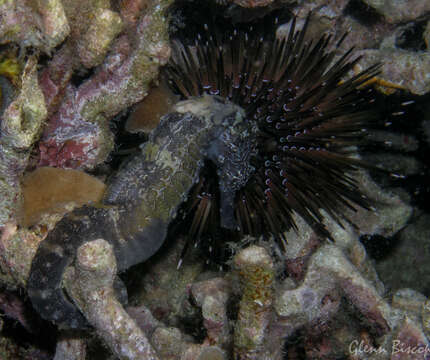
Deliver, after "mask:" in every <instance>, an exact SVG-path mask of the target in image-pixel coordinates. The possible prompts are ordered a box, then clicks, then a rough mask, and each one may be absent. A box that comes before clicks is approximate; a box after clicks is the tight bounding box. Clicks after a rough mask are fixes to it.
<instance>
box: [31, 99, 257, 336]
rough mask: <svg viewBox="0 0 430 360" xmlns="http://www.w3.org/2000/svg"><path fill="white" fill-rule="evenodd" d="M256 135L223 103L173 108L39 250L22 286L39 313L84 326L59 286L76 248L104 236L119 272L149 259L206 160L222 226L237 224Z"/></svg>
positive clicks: (69, 325) (67, 324)
mask: <svg viewBox="0 0 430 360" xmlns="http://www.w3.org/2000/svg"><path fill="white" fill-rule="evenodd" d="M255 131H256V129H255V126H254V124H253V123H252V122H250V121H248V120H245V121H244V112H243V110H242V109H241V108H239V107H237V106H236V105H233V104H231V103H229V102H226V101H225V100H223V99H221V98H218V97H209V96H205V97H203V98H198V99H192V100H188V101H184V102H181V103H178V104H177V105H176V106H175V108H174V111H173V112H172V113H170V114H168V115H166V116H165V117H163V118H162V119H161V122H160V125H159V126H158V127H157V128H156V129H155V130H154V131H153V132H152V134H151V135H150V138H149V140H148V142H146V143H145V144H143V146H142V153H141V155H140V156H136V157H134V158H133V159H131V160H129V161H128V162H127V163H126V164H125V165H124V166H123V167H122V169H121V170H120V171H119V172H118V173H117V174H116V175H115V176H114V177H113V178H112V180H111V182H110V185H109V187H108V189H107V192H106V195H105V199H104V202H103V204H101V205H100V206H98V207H82V208H80V209H77V210H75V211H73V212H72V213H70V214H69V215H67V216H65V217H64V218H63V219H62V220H61V221H60V222H59V223H58V224H57V226H56V227H55V229H54V230H53V231H52V232H51V233H50V234H49V235H48V237H47V238H46V239H45V240H44V241H43V242H42V244H41V245H40V247H39V249H38V251H37V254H36V256H35V258H34V260H33V262H32V268H31V272H30V277H29V279H28V285H27V289H28V293H29V296H30V298H31V301H32V303H33V306H34V307H35V308H36V309H37V311H38V312H39V313H40V314H41V316H42V317H44V318H45V319H48V320H52V321H53V322H54V323H56V324H58V325H59V326H61V327H63V328H83V327H86V326H87V322H86V319H85V318H84V317H83V315H82V314H81V313H80V312H79V310H78V309H77V308H76V307H75V306H74V305H73V304H72V303H71V302H70V301H69V300H68V299H67V297H66V296H65V294H64V292H63V289H62V284H61V281H62V276H63V273H64V271H65V269H66V267H67V266H69V265H72V264H73V260H74V258H75V254H76V250H77V249H78V247H79V246H80V245H82V244H83V243H84V242H88V241H92V240H95V239H98V238H103V239H105V240H106V241H108V242H110V243H111V244H112V245H113V247H114V251H115V255H116V260H117V264H118V270H119V271H123V270H126V269H127V268H129V267H130V266H132V265H135V264H137V263H140V262H143V261H145V260H146V259H148V258H149V257H151V256H152V255H153V254H154V253H155V252H157V250H158V249H159V248H160V246H161V245H162V244H163V242H164V240H165V238H166V235H167V228H168V225H169V223H170V222H171V221H172V220H173V219H174V218H175V216H176V212H177V210H178V207H179V205H180V204H181V203H182V202H183V200H184V199H185V197H186V196H187V194H188V192H189V190H190V189H191V187H192V186H193V184H194V183H195V182H196V181H197V180H198V176H199V171H200V169H201V167H202V166H203V163H204V160H205V159H207V160H211V161H213V162H214V163H215V165H216V166H217V169H218V176H219V182H220V193H221V214H220V216H221V223H222V225H223V226H225V227H227V228H232V227H234V226H235V220H234V218H233V215H232V214H233V209H232V205H233V202H234V196H235V193H236V191H237V190H238V189H239V188H240V187H241V186H243V185H244V184H246V182H247V180H248V177H249V175H250V174H251V173H252V172H253V168H252V167H251V165H250V158H251V157H252V155H253V153H254V152H255V150H254V149H255V143H256V138H255V136H256V135H255Z"/></svg>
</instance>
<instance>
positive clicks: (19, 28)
mask: <svg viewBox="0 0 430 360" xmlns="http://www.w3.org/2000/svg"><path fill="white" fill-rule="evenodd" d="M0 13H1V14H2V21H0V43H1V44H7V43H10V42H15V43H18V44H19V45H20V46H21V47H23V48H24V47H31V46H32V47H35V48H38V49H40V50H42V51H44V52H47V53H50V52H51V51H52V50H53V49H54V48H55V47H56V46H58V45H59V44H60V43H61V42H62V41H63V40H64V39H65V38H66V36H67V35H68V34H69V31H70V27H69V23H68V21H67V18H66V16H65V12H64V8H63V4H62V2H61V0H42V1H25V0H14V1H2V2H1V4H0Z"/></svg>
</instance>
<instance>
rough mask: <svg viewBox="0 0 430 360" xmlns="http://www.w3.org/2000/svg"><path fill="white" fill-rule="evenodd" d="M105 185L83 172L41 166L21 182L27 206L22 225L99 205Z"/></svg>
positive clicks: (24, 210) (23, 212) (26, 225)
mask: <svg viewBox="0 0 430 360" xmlns="http://www.w3.org/2000/svg"><path fill="white" fill-rule="evenodd" d="M105 188H106V186H105V184H104V183H103V182H101V181H100V180H98V179H97V178H95V177H93V176H91V175H88V174H86V173H84V172H82V171H77V170H65V169H58V168H51V167H41V168H38V169H36V170H35V171H33V172H31V173H28V174H26V176H25V177H24V179H23V182H22V192H23V197H24V206H23V211H22V220H21V225H22V226H24V227H29V226H31V225H34V224H36V223H37V222H38V221H39V220H40V219H41V217H42V216H43V214H45V213H65V212H66V211H70V210H71V207H74V206H78V207H79V206H82V205H84V204H91V203H97V202H99V201H100V200H101V198H102V196H103V193H104V191H105Z"/></svg>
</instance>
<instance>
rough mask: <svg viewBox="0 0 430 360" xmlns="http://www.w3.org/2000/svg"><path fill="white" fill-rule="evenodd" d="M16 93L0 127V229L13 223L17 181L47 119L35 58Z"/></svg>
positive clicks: (18, 198)
mask: <svg viewBox="0 0 430 360" xmlns="http://www.w3.org/2000/svg"><path fill="white" fill-rule="evenodd" d="M17 92H18V94H17V96H16V98H15V99H14V100H13V101H12V102H11V103H10V104H9V106H8V107H7V109H6V110H5V111H4V113H3V116H2V121H1V125H0V126H1V130H0V131H1V132H0V226H1V225H4V224H6V223H7V222H9V221H12V222H15V219H16V216H17V209H18V208H19V206H20V205H21V200H22V199H21V190H20V185H19V181H20V178H21V176H22V174H23V172H24V170H25V168H26V166H27V163H28V157H29V154H30V150H31V146H32V145H33V143H34V142H35V141H36V140H37V139H38V137H39V134H40V132H41V129H42V123H43V121H44V120H45V119H46V115H47V111H46V107H45V101H44V97H43V93H42V91H41V89H40V87H39V84H38V79H37V59H36V58H35V57H30V58H29V59H28V60H27V63H26V65H25V67H24V70H23V72H22V74H21V88H20V89H19V90H18V91H17Z"/></svg>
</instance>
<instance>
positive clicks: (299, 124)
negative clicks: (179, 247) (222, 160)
mask: <svg viewBox="0 0 430 360" xmlns="http://www.w3.org/2000/svg"><path fill="white" fill-rule="evenodd" d="M309 18H310V16H308V18H307V20H306V22H305V25H304V27H303V29H302V30H300V31H296V29H295V26H296V19H293V20H292V25H291V29H290V31H289V35H288V36H287V37H286V38H283V39H275V40H265V38H264V37H262V36H261V35H260V34H257V33H256V31H253V30H252V29H250V31H249V32H241V31H238V30H235V31H233V32H232V33H230V34H225V33H223V32H221V31H218V30H213V29H212V30H211V29H209V28H208V27H207V26H205V31H204V32H203V33H202V34H199V35H198V36H197V38H196V40H195V43H194V44H193V45H184V44H182V43H181V42H180V41H175V42H174V44H173V49H174V51H173V54H174V55H173V57H172V60H171V62H170V64H169V66H168V68H167V76H168V79H169V82H170V85H171V87H172V89H173V90H174V91H175V92H176V93H178V94H180V95H181V96H182V97H183V98H185V99H187V98H190V97H194V96H201V95H203V94H210V95H217V96H221V97H224V98H226V99H228V100H230V101H231V102H233V103H235V104H237V105H239V106H241V107H242V108H243V109H244V110H245V113H246V117H247V118H248V119H249V120H250V121H251V120H252V121H255V122H256V124H257V127H258V132H257V133H258V137H257V144H256V152H255V154H254V156H253V157H252V160H251V164H252V166H253V167H254V172H253V174H252V175H251V176H250V177H249V180H248V182H247V184H246V185H245V186H243V187H242V188H241V189H239V190H238V191H237V192H236V197H235V200H234V209H235V210H234V211H235V214H234V216H235V222H236V224H237V228H236V230H238V231H239V233H240V234H241V235H242V234H250V235H252V236H260V235H269V234H272V235H274V236H275V238H277V239H278V240H279V241H280V242H281V244H282V245H283V246H285V239H284V236H283V233H284V232H285V231H286V230H288V229H290V228H296V225H295V223H294V220H293V214H294V213H297V214H298V215H299V216H301V217H302V218H303V219H304V220H305V221H306V222H307V223H308V224H309V225H310V226H311V227H312V228H313V229H314V230H315V231H316V232H317V233H318V234H320V235H322V236H323V237H325V238H330V234H329V233H328V231H327V230H326V229H325V227H324V225H323V224H322V222H323V214H322V210H324V211H325V212H326V213H328V214H330V216H331V217H333V218H334V219H335V220H336V221H337V222H338V223H340V224H341V223H342V220H347V219H346V218H345V216H344V215H343V213H344V211H343V209H345V207H348V208H351V209H354V208H355V206H357V205H358V206H361V207H364V208H368V207H369V203H368V200H367V199H366V198H365V197H364V196H363V195H362V194H361V193H360V191H359V189H358V186H357V184H356V182H355V181H354V177H353V175H354V172H355V171H356V170H357V169H358V168H360V167H362V166H363V165H364V164H363V162H361V161H360V160H357V159H354V158H352V157H351V155H352V152H353V149H354V147H353V146H354V145H356V144H358V143H360V142H361V141H362V140H363V138H364V136H365V129H366V127H368V126H369V124H370V123H371V121H372V119H374V118H375V110H374V108H372V105H371V103H372V99H371V91H372V90H371V89H369V88H367V87H366V85H365V83H366V81H368V80H369V79H370V78H371V77H373V76H374V75H375V74H376V73H377V72H378V65H374V66H372V67H370V68H368V69H366V70H364V71H362V72H361V73H359V74H356V75H355V76H352V77H349V78H348V74H349V73H350V72H352V70H353V67H354V65H356V64H357V62H358V61H359V60H360V57H355V58H353V57H352V52H353V49H350V50H349V51H347V52H346V53H345V54H343V55H342V56H340V57H339V58H337V59H336V56H337V54H336V50H338V49H339V46H340V44H341V43H342V41H343V39H344V38H345V36H344V37H343V38H342V39H340V41H338V42H337V43H336V44H333V41H332V39H331V36H328V35H323V36H322V37H321V38H320V39H319V40H318V41H316V42H313V41H307V40H306V29H307V27H308V24H309ZM210 166H211V165H210V164H207V165H206V168H205V169H203V171H202V173H201V176H200V180H199V183H198V184H197V185H196V186H195V187H194V189H193V191H192V192H191V196H190V197H189V201H188V203H187V204H186V206H185V207H184V209H185V213H187V214H188V216H189V219H191V220H190V221H191V228H190V229H191V235H192V237H194V238H199V237H200V236H201V235H202V234H205V233H206V234H208V233H210V232H211V230H210V229H214V226H215V227H219V225H221V226H222V221H221V224H220V216H219V196H218V195H217V187H216V176H214V173H213V171H211V170H210Z"/></svg>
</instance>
